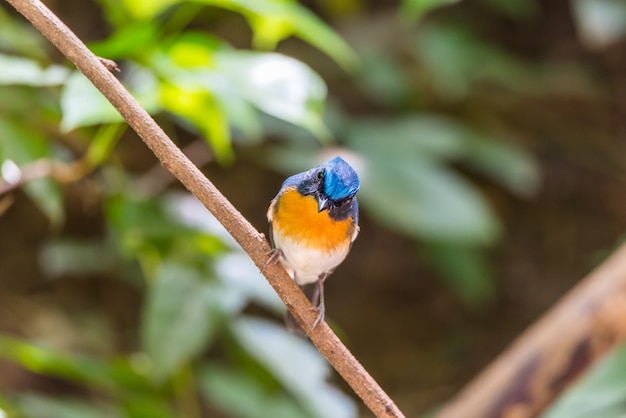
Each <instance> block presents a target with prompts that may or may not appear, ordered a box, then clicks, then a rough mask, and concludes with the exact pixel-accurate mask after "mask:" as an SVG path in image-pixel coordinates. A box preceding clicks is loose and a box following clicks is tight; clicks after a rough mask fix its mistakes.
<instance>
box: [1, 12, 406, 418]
mask: <svg viewBox="0 0 626 418" xmlns="http://www.w3.org/2000/svg"><path fill="white" fill-rule="evenodd" d="M7 1H8V2H9V3H10V4H11V5H13V7H15V9H17V11H18V12H20V13H21V14H22V15H24V16H25V17H26V18H27V19H28V20H29V21H30V22H31V23H32V24H33V25H34V26H35V27H36V28H37V29H38V30H39V31H40V32H41V33H42V34H43V35H44V36H46V37H47V38H48V39H49V40H50V41H51V42H52V43H53V44H54V45H55V46H56V47H57V48H58V49H59V50H60V51H61V52H62V53H63V54H64V55H65V56H66V57H67V58H68V59H69V60H70V61H72V62H73V63H74V64H75V65H76V67H77V68H78V69H79V70H80V71H81V72H82V73H83V74H85V76H86V77H87V78H88V79H89V80H90V81H91V82H92V83H93V84H94V85H95V86H96V87H97V88H98V90H100V91H101V92H102V94H103V95H104V96H105V97H106V98H107V99H108V100H109V101H110V102H111V104H113V106H114V107H115V108H116V109H117V110H118V111H119V112H120V114H121V115H122V116H123V117H124V119H126V121H127V122H128V124H129V125H130V126H131V127H132V128H133V129H134V130H135V132H137V134H138V135H139V136H140V137H141V138H142V139H143V141H144V142H145V143H146V145H147V146H148V147H149V148H150V149H151V150H152V152H154V154H155V155H156V156H157V158H158V159H159V160H160V161H161V164H162V165H163V166H164V167H165V168H167V169H168V170H169V171H170V172H171V173H172V174H174V176H175V177H176V178H178V180H180V182H181V183H182V184H183V185H184V186H185V187H186V188H187V189H188V190H189V191H190V192H191V193H193V194H194V196H195V197H196V198H198V200H200V201H201V202H202V203H203V204H204V205H205V206H206V208H207V209H208V210H209V211H210V212H211V213H212V214H213V215H214V216H215V217H216V218H217V219H218V220H219V221H220V222H221V223H222V224H223V225H224V227H225V228H226V229H227V230H228V231H229V233H230V234H231V235H232V236H233V238H234V239H235V240H236V241H237V242H238V243H239V245H241V247H242V248H243V249H244V250H245V251H246V252H247V253H248V255H249V256H250V258H251V259H252V260H253V261H254V263H255V264H256V265H257V267H259V268H261V267H262V266H263V265H264V264H265V262H266V261H267V259H268V253H269V251H270V247H269V244H268V242H267V240H266V239H265V236H264V235H263V234H261V233H259V232H258V231H256V230H255V229H254V228H253V227H252V225H251V224H250V223H249V222H248V221H247V220H246V219H245V218H244V217H243V216H242V215H241V214H240V213H239V212H238V211H237V210H236V209H235V207H234V206H233V205H232V204H231V203H230V202H229V201H228V200H227V199H226V198H225V197H224V196H223V195H222V194H221V193H220V191H219V190H218V189H217V188H216V187H215V186H214V185H213V184H212V183H211V182H210V181H209V180H208V179H207V178H206V177H205V176H204V175H203V174H202V173H201V172H200V170H198V168H197V167H196V166H194V165H193V164H192V163H191V161H189V159H188V158H187V157H185V155H184V154H183V153H182V152H181V151H180V149H178V148H177V147H176V145H174V143H173V142H172V141H171V140H170V139H169V138H168V137H167V135H166V134H165V132H163V130H162V129H161V128H160V127H159V126H158V125H157V124H156V122H155V121H154V120H153V119H152V118H151V117H150V115H148V113H147V112H146V111H145V110H144V109H143V108H141V106H140V105H139V103H137V101H136V100H135V99H134V98H133V97H132V96H131V95H130V93H128V91H127V90H126V89H125V88H124V86H123V85H122V84H121V83H120V82H119V81H118V80H117V79H116V78H115V77H114V76H113V75H112V74H111V73H110V72H109V71H108V70H107V69H106V68H105V67H104V65H103V64H102V62H101V61H100V60H99V59H98V57H96V56H95V55H94V54H93V53H91V52H90V51H89V49H87V47H86V46H85V45H84V44H83V42H81V41H80V39H78V38H77V37H76V35H74V33H72V32H71V31H70V30H69V29H68V28H67V27H66V26H65V25H64V24H63V22H61V21H60V20H59V19H58V18H57V17H56V16H55V15H54V14H53V13H52V12H51V11H50V10H49V9H48V8H47V7H46V6H45V5H43V4H42V3H41V2H40V1H38V0H7ZM263 273H264V275H265V277H266V278H267V280H268V282H269V283H270V285H271V286H272V287H273V288H274V290H275V291H276V293H277V294H278V296H279V297H280V298H281V299H282V300H283V302H284V303H285V305H286V306H287V308H288V309H289V310H290V311H291V313H292V314H293V315H294V317H295V318H296V320H297V321H298V322H299V323H300V325H301V326H302V327H303V329H310V328H311V325H312V324H313V322H314V321H315V319H316V317H317V314H316V313H315V311H314V310H313V309H311V304H310V302H309V301H308V299H307V298H306V297H305V296H304V294H303V293H302V291H301V290H300V289H299V288H298V286H297V285H296V283H295V282H294V281H293V280H291V279H290V278H289V276H288V275H287V273H286V272H285V270H284V269H283V268H282V267H281V266H280V265H278V264H275V263H270V265H268V266H267V268H265V269H264V271H263ZM310 338H311V341H312V342H313V344H314V345H315V346H316V347H317V349H318V350H319V352H320V353H321V354H322V355H323V356H324V357H326V359H328V362H329V363H330V364H331V365H332V366H333V367H334V368H335V370H337V372H338V373H339V374H340V375H341V376H342V377H343V378H344V379H345V380H346V382H347V383H348V384H349V385H350V386H351V387H352V389H353V390H354V391H355V392H356V394H357V395H358V396H359V397H361V399H363V401H364V402H365V404H366V405H367V407H368V408H369V409H370V410H371V411H372V412H373V413H374V414H375V415H376V416H377V417H404V415H403V414H402V412H400V410H399V409H398V407H397V406H396V405H395V404H394V403H393V401H392V400H391V398H389V396H387V394H386V393H385V392H384V391H383V390H382V389H381V388H380V386H379V385H378V383H377V382H376V381H375V380H374V379H373V378H372V377H371V376H370V375H369V374H368V373H367V371H366V370H365V369H364V368H363V366H361V364H360V363H359V362H358V361H357V360H356V359H355V358H354V356H353V355H352V354H351V353H350V352H349V351H348V349H347V348H346V347H345V346H344V345H343V344H342V343H341V341H340V340H339V338H337V336H336V335H335V334H334V333H333V332H332V330H331V329H330V328H329V327H328V325H327V324H326V323H325V322H322V323H320V324H319V325H318V326H317V327H316V328H315V329H314V330H313V332H311V334H310Z"/></svg>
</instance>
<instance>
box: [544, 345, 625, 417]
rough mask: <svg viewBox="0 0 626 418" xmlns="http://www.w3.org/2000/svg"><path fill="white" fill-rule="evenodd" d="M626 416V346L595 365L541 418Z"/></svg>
mask: <svg viewBox="0 0 626 418" xmlns="http://www.w3.org/2000/svg"><path fill="white" fill-rule="evenodd" d="M625 415H626V345H623V344H622V345H621V346H619V347H618V348H616V349H615V350H613V351H612V352H611V353H609V354H607V355H606V356H605V357H604V358H603V359H602V360H600V361H599V362H598V363H596V364H595V365H594V366H593V367H592V369H591V371H589V372H588V373H587V374H585V375H584V376H582V377H581V378H580V380H579V381H578V382H577V383H575V384H574V386H572V387H571V388H570V389H569V390H568V391H567V392H565V394H563V395H562V396H561V397H560V398H559V399H558V400H557V401H556V402H555V403H554V404H552V406H551V407H550V408H549V409H548V410H547V411H546V412H545V413H544V414H543V415H542V418H588V417H598V418H600V417H601V418H623V417H624V416H625Z"/></svg>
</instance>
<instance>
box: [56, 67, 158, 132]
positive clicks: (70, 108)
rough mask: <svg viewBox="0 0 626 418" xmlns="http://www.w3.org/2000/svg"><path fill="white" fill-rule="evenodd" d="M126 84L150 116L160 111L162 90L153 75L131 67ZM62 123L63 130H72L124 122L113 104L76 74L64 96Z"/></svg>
mask: <svg viewBox="0 0 626 418" xmlns="http://www.w3.org/2000/svg"><path fill="white" fill-rule="evenodd" d="M128 75H129V76H128V78H127V80H126V84H127V85H128V88H129V90H130V91H131V93H132V94H133V96H134V97H135V98H136V99H137V101H139V103H140V104H141V105H142V106H143V107H144V109H146V110H147V111H148V112H151V113H154V112H156V111H158V110H159V109H160V105H159V94H160V93H159V89H158V84H157V81H156V78H155V77H154V75H153V74H152V73H151V72H150V71H148V70H146V69H144V68H142V67H139V66H132V65H131V66H130V67H129V70H128ZM61 109H62V111H63V119H62V120H61V129H63V130H64V131H71V130H73V129H76V128H79V127H83V126H91V125H97V124H103V123H117V122H123V121H124V119H123V118H122V116H121V115H120V114H119V112H118V111H117V110H116V109H115V108H114V107H113V105H112V104H111V103H109V101H108V100H107V99H106V98H105V97H104V96H103V95H102V93H100V91H98V89H96V87H95V86H94V85H93V84H91V82H90V81H89V80H88V79H87V78H85V76H84V75H83V74H82V73H80V72H78V71H75V72H74V73H72V75H71V76H70V77H69V79H68V80H67V82H66V83H65V86H64V87H63V91H62V92H61Z"/></svg>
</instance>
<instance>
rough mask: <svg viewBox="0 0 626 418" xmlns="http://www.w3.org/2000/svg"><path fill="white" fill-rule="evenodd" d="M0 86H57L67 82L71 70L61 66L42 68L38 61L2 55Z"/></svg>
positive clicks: (0, 60)
mask: <svg viewBox="0 0 626 418" xmlns="http://www.w3.org/2000/svg"><path fill="white" fill-rule="evenodd" d="M0 68H2V71H0V85H27V86H56V85H59V84H62V83H63V82H65V80H66V79H67V77H68V76H69V74H70V70H68V69H67V68H65V67H62V66H60V65H50V66H48V67H47V68H45V69H44V68H41V65H39V63H38V62H37V61H34V60H31V59H28V58H19V57H13V56H10V55H5V54H0Z"/></svg>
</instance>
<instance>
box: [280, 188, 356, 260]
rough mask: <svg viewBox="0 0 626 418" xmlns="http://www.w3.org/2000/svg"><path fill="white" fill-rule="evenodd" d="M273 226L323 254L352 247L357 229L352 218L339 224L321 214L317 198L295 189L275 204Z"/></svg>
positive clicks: (283, 234)
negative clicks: (352, 238) (350, 245)
mask: <svg viewBox="0 0 626 418" xmlns="http://www.w3.org/2000/svg"><path fill="white" fill-rule="evenodd" d="M272 225H273V227H274V228H275V229H276V230H277V232H278V233H279V234H280V235H282V236H285V237H289V238H290V239H291V240H295V241H300V242H301V243H302V244H304V245H306V246H308V247H312V248H315V249H319V250H321V251H331V250H333V249H335V248H337V247H341V246H345V245H349V244H350V242H351V237H352V232H353V229H354V228H355V226H354V225H353V223H352V219H351V218H348V219H345V220H340V221H337V220H335V219H332V218H331V217H330V216H329V215H328V211H327V210H323V211H321V212H318V206H317V201H316V200H315V198H314V197H313V196H302V195H301V194H300V193H299V192H298V191H297V190H295V189H289V190H285V191H284V192H283V193H282V194H281V196H280V197H279V199H278V200H277V201H276V203H275V207H274V210H273V215H272Z"/></svg>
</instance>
